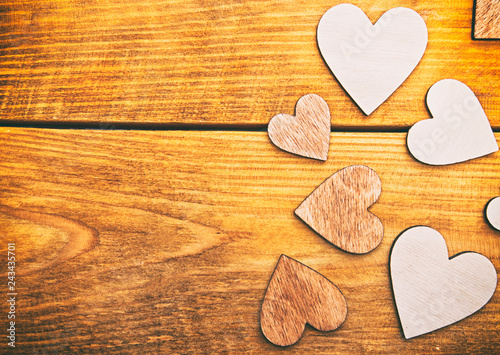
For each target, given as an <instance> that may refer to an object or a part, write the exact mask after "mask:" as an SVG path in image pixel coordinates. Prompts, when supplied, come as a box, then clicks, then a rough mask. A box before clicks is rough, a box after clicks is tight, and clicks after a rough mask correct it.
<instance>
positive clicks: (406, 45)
mask: <svg viewBox="0 0 500 355" xmlns="http://www.w3.org/2000/svg"><path fill="white" fill-rule="evenodd" d="M427 38H428V34H427V26H426V24H425V21H424V20H423V19H422V17H421V16H420V15H419V14H418V13H417V12H415V11H413V10H411V9H408V8H404V7H397V8H394V9H391V10H389V11H387V12H386V13H384V14H383V15H382V16H381V17H380V19H379V20H378V21H377V22H376V23H375V25H372V23H371V22H370V20H369V19H368V17H367V16H366V15H365V13H364V12H363V11H362V10H361V9H360V8H359V7H357V6H354V5H351V4H341V5H337V6H334V7H332V8H331V9H330V10H328V11H327V12H326V13H325V14H324V15H323V17H322V18H321V20H320V22H319V24H318V30H317V39H318V47H319V49H320V51H321V54H322V56H323V59H324V60H325V62H326V64H327V65H328V66H329V67H330V70H331V71H332V73H333V74H334V75H335V77H336V78H337V80H338V81H339V82H340V84H341V85H342V87H343V88H344V89H345V90H346V91H347V93H348V94H349V95H350V96H351V98H352V99H353V100H354V101H355V102H356V103H357V104H358V106H359V107H360V108H361V110H363V112H364V113H365V114H366V115H369V114H371V113H372V112H373V111H374V110H375V109H376V108H377V107H378V106H380V105H381V104H382V103H383V102H384V101H385V100H387V98H388V97H389V96H391V94H392V93H393V92H394V91H395V90H396V89H397V88H398V87H399V86H400V85H401V84H402V83H403V82H404V81H405V80H406V78H407V77H408V76H409V75H410V74H411V72H412V71H413V69H415V67H416V66H417V64H418V63H419V61H420V59H421V58H422V56H423V55H424V52H425V48H426V46H427Z"/></svg>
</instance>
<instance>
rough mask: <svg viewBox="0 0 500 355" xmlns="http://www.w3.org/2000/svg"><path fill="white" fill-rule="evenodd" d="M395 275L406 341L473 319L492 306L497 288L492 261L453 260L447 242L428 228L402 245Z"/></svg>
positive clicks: (469, 255)
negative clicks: (478, 313)
mask: <svg viewBox="0 0 500 355" xmlns="http://www.w3.org/2000/svg"><path fill="white" fill-rule="evenodd" d="M390 269H391V279H392V288H393V291H394V299H395V301H396V307H397V309H398V314H399V319H400V320H401V326H402V328H403V333H404V336H405V338H406V339H410V338H413V337H416V336H419V335H422V334H425V333H429V332H432V331H433V330H436V329H439V328H442V327H445V326H447V325H450V324H453V323H455V322H458V321H459V320H462V319H464V318H466V317H468V316H470V315H471V314H473V313H475V312H476V311H478V310H479V309H481V308H482V307H483V306H484V305H485V304H486V303H488V301H489V300H490V299H491V297H492V296H493V294H494V293H495V289H496V285H497V273H496V270H495V267H494V266H493V264H492V263H491V261H490V260H488V258H486V257H485V256H483V255H481V254H478V253H474V252H466V253H461V254H458V255H456V256H454V257H453V258H451V259H448V248H447V247H446V242H445V240H444V238H443V236H442V235H441V234H440V233H439V232H438V231H436V230H434V229H432V228H430V227H425V226H417V227H412V228H410V229H408V230H406V231H405V232H403V233H402V234H401V235H400V236H399V237H398V238H397V239H396V241H395V243H394V246H393V248H392V251H391V257H390Z"/></svg>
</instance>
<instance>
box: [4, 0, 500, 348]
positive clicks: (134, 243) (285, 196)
mask: <svg viewBox="0 0 500 355" xmlns="http://www.w3.org/2000/svg"><path fill="white" fill-rule="evenodd" d="M339 3H341V2H340V1H326V0H319V1H302V0H282V1H271V0H254V1H245V2H243V1H235V0H229V1H215V0H207V1H195V0H185V1H180V0H163V1H159V0H141V1H132V0H106V1H90V0H73V1H62V0H47V1H28V0H27V1H24V0H23V1H17V0H10V1H9V0H8V1H7V2H5V3H3V4H1V5H0V19H1V21H0V26H1V27H0V28H1V31H0V104H1V107H0V184H1V188H0V241H1V242H0V260H2V261H1V262H0V272H1V275H0V281H1V285H0V295H1V296H0V297H1V299H0V304H2V306H1V308H0V317H1V320H0V325H2V328H4V327H5V326H7V324H8V320H7V309H8V308H7V303H6V301H7V277H6V276H7V262H6V260H7V259H6V258H7V245H8V243H15V245H16V258H17V265H16V272H17V276H16V278H17V279H16V291H17V299H16V348H15V350H14V351H12V350H13V349H11V348H9V347H8V346H7V339H6V335H7V332H6V331H2V332H1V334H2V336H1V337H0V339H2V340H1V341H0V353H7V352H9V351H11V353H19V354H42V353H70V354H73V353H97V354H103V353H117V354H123V353H130V354H137V353H160V352H161V353H165V354H173V353H193V354H199V353H242V352H251V353H266V354H267V353H281V352H285V353H286V352H289V353H294V354H295V353H298V354H303V353H311V354H320V353H328V354H332V353H347V352H349V353H360V354H361V353H363V354H364V353H387V354H398V353H415V354H431V353H432V354H434V353H436V354H450V353H460V354H463V353H498V352H500V328H499V324H500V323H499V322H500V296H499V294H498V293H495V295H494V296H493V298H492V300H491V301H490V302H489V303H488V304H487V305H486V306H485V307H484V308H482V309H481V310H480V311H479V312H477V313H475V314H474V315H472V316H470V317H468V318H466V319H465V320H463V321H461V322H459V323H456V324H454V325H451V326H449V327H446V328H443V329H440V330H437V331H434V332H432V333H430V334H426V335H423V336H420V337H417V338H414V339H411V340H405V339H404V337H403V334H402V331H401V326H400V323H399V320H398V318H397V313H396V309H395V305H394V301H393V295H392V291H391V284H390V278H389V270H388V261H389V253H390V249H391V246H392V244H393V242H394V240H395V238H396V237H397V236H398V235H399V234H400V233H401V232H402V231H403V230H405V229H406V228H408V227H411V226H414V225H427V226H430V227H433V228H435V229H437V230H438V231H439V232H441V233H442V234H443V236H444V238H445V239H446V242H447V245H448V248H449V253H450V256H451V255H454V254H457V253H459V252H462V251H475V252H479V253H481V254H483V255H485V256H487V257H488V258H489V259H490V260H491V261H492V262H493V264H494V265H495V267H496V269H497V270H500V232H498V231H495V230H494V229H493V228H492V227H490V225H489V224H488V223H487V222H486V220H485V217H484V208H485V205H486V203H487V202H488V201H489V200H490V199H491V198H493V197H495V196H499V195H500V153H495V154H491V155H488V156H486V157H482V158H479V159H476V160H473V161H470V162H466V163H461V164H457V165H452V166H446V167H432V166H428V165H424V164H421V163H419V162H417V161H416V160H414V159H413V158H412V157H411V156H410V155H409V153H408V150H407V148H406V135H407V131H408V128H409V127H410V126H411V125H413V124H414V123H415V122H417V121H420V120H422V119H426V118H429V117H430V113H429V112H428V110H427V108H426V105H425V94H426V92H427V90H428V89H429V87H430V86H431V85H432V84H433V83H435V82H436V81H438V80H440V79H445V78H453V79H458V80H461V81H463V82H464V83H466V84H467V85H469V87H470V88H471V89H472V90H473V91H474V92H475V93H476V95H477V97H478V98H479V101H480V102H481V104H482V105H483V107H484V110H485V112H486V114H487V116H488V118H489V120H490V123H491V125H492V127H493V128H494V131H495V132H497V131H498V132H499V133H495V135H496V138H497V141H498V142H499V143H500V41H476V40H472V39H471V31H472V17H473V10H472V8H473V0H459V1H427V0H425V1H424V0H423V1H405V0H401V1H393V0H381V1H376V2H374V1H368V0H359V1H353V3H354V4H355V5H357V6H359V7H361V8H362V9H363V10H364V11H365V12H366V14H367V15H368V17H369V18H370V19H371V20H372V21H373V22H374V21H376V20H377V19H378V18H379V17H380V16H381V15H382V14H383V13H384V12H385V11H387V10H388V9H391V8H393V7H397V6H406V7H410V8H413V9H415V10H416V11H417V12H419V13H420V14H421V15H422V17H423V18H424V20H425V21H426V23H427V26H428V29H429V43H428V47H427V51H426V53H425V55H424V57H423V59H422V61H421V63H420V64H419V65H418V66H417V68H416V69H415V71H414V72H413V73H412V74H411V76H410V77H409V78H408V79H407V80H406V81H405V83H404V84H403V85H402V86H401V87H400V88H399V89H398V90H397V91H396V92H395V94H394V95H392V96H391V97H390V98H389V100H388V101H387V102H385V103H384V104H383V105H382V106H381V107H380V108H379V109H377V110H376V111H375V112H374V113H373V114H372V115H370V116H368V117H367V116H365V115H363V114H362V112H361V111H360V109H359V108H358V107H357V106H356V105H355V104H354V103H353V101H352V100H351V99H350V98H349V97H348V95H346V93H345V92H344V90H343V89H342V88H341V87H340V85H339V84H338V82H337V81H336V80H335V78H334V77H333V75H332V74H331V72H330V71H329V70H328V68H327V67H326V65H325V63H324V62H323V60H322V58H321V55H320V53H319V50H318V48H317V43H316V26H317V23H318V21H319V19H320V17H321V16H322V14H323V13H324V12H325V11H326V10H328V9H329V8H330V7H332V6H334V5H336V4H339ZM308 93H316V94H318V95H320V96H322V97H323V98H324V99H325V100H326V101H327V103H328V104H329V106H330V109H331V112H332V127H333V132H332V135H331V145H330V152H329V159H328V160H327V161H326V162H319V161H314V160H310V159H305V158H300V157H297V156H294V155H291V154H287V153H285V152H283V151H281V150H279V149H278V148H276V147H275V146H274V145H272V144H271V142H270V141H269V138H268V136H267V133H266V132H265V130H266V125H267V123H268V122H269V120H270V119H271V117H273V116H274V115H275V114H277V113H289V114H292V113H293V110H294V106H295V103H296V101H297V100H298V99H299V98H300V97H301V96H303V95H305V94H308ZM353 164H364V165H367V166H369V167H371V168H372V169H374V170H375V171H376V172H377V173H378V174H379V176H380V178H381V180H382V194H381V197H380V199H379V200H378V202H377V203H376V204H375V205H373V207H372V208H371V211H372V212H373V213H374V214H376V215H377V216H378V217H379V218H380V219H381V221H382V222H383V224H384V230H385V233H384V239H383V241H382V243H381V245H380V246H379V247H378V248H377V249H375V250H374V251H373V252H371V253H368V254H365V255H353V254H348V253H345V252H343V251H341V250H340V249H337V248H336V247H334V246H333V245H331V244H329V243H328V242H327V241H326V240H324V239H323V238H321V237H320V236H319V235H317V234H316V233H315V232H314V231H313V230H311V229H310V228H308V227H307V226H306V225H305V224H304V223H303V222H301V221H300V220H299V219H298V218H297V217H296V216H294V214H293V211H294V209H295V208H296V207H297V206H298V205H299V204H300V203H301V202H302V201H303V200H304V198H305V197H306V196H307V195H308V194H309V193H310V192H311V191H312V190H314V188H315V187H316V186H318V185H319V184H320V183H321V182H322V181H323V180H324V179H325V178H327V177H328V176H330V175H331V174H333V173H334V172H336V171H337V170H339V169H342V168H344V167H346V166H349V165H353ZM281 254H286V255H288V256H290V257H292V258H294V259H297V260H299V261H301V262H303V263H304V264H306V265H308V266H310V267H312V268H313V269H315V270H316V271H318V272H320V273H321V274H323V275H325V276H326V277H327V278H328V279H330V280H331V281H332V282H334V283H335V284H336V285H337V286H338V287H339V288H340V289H341V290H342V292H343V293H344V295H345V297H346V300H347V305H348V315H347V320H346V321H345V323H344V324H343V325H342V326H341V327H340V328H339V329H338V330H336V331H334V332H327V333H323V332H319V331H316V330H314V329H312V328H310V327H308V328H307V329H306V331H305V333H304V335H303V337H302V339H301V340H300V341H299V342H298V343H297V344H296V345H293V346H291V347H288V348H280V347H277V346H275V345H273V344H271V343H270V342H268V341H267V340H266V339H265V337H264V336H263V334H262V332H261V331H260V325H259V311H260V306H261V303H262V300H263V297H264V294H265V290H266V287H267V284H268V282H269V279H270V277H271V274H272V272H273V270H274V267H275V265H276V263H277V261H278V259H279V257H280V255H281Z"/></svg>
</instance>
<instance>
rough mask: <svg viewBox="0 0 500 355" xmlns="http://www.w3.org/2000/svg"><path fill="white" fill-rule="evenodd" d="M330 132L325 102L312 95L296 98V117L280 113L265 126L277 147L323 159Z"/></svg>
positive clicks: (326, 152)
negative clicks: (297, 99)
mask: <svg viewBox="0 0 500 355" xmlns="http://www.w3.org/2000/svg"><path fill="white" fill-rule="evenodd" d="M330 132H331V123H330V110H329V108H328V104H327V103H326V102H325V100H323V99H322V98H321V97H320V96H318V95H315V94H308V95H305V96H302V97H301V98H300V99H299V101H298V102H297V105H296V108H295V116H291V115H287V114H284V113H280V114H279V115H276V116H274V117H273V118H272V119H271V121H270V122H269V126H268V134H269V138H270V139H271V142H273V143H274V144H275V145H276V146H277V147H278V148H281V149H283V150H284V151H286V152H289V153H293V154H297V155H301V156H303V157H307V158H313V159H318V160H323V161H324V160H326V159H327V157H328V148H329V145H330Z"/></svg>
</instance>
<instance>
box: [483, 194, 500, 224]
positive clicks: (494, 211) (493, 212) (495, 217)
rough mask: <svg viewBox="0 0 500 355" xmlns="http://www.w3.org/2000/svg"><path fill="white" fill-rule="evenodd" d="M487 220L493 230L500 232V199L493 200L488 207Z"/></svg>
mask: <svg viewBox="0 0 500 355" xmlns="http://www.w3.org/2000/svg"><path fill="white" fill-rule="evenodd" d="M486 219H487V220H488V222H489V223H490V224H491V226H492V227H493V228H495V229H496V230H499V231H500V197H495V198H492V199H491V200H490V201H489V202H488V204H487V205H486Z"/></svg>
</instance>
